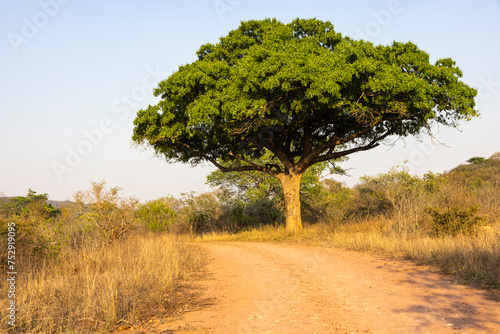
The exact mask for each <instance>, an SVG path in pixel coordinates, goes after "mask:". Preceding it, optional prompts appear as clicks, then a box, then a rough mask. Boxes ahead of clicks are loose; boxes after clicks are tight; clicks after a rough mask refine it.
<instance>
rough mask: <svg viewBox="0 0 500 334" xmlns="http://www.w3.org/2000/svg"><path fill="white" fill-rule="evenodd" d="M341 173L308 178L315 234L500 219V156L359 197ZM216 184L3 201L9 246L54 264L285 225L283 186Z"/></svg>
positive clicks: (272, 182)
mask: <svg viewBox="0 0 500 334" xmlns="http://www.w3.org/2000/svg"><path fill="white" fill-rule="evenodd" d="M338 173H343V171H342V170H341V169H339V168H338V167H331V166H329V165H328V164H319V165H317V166H314V167H313V168H310V169H309V170H308V172H307V173H306V174H305V175H304V177H303V179H302V183H301V205H302V218H303V220H304V222H305V223H306V224H310V225H311V224H317V223H326V224H329V225H331V226H336V225H341V224H355V223H357V222H365V221H369V220H377V219H379V218H383V219H385V221H389V222H390V224H388V225H387V226H386V228H387V230H388V231H391V232H395V233H400V234H415V233H416V234H428V235H432V236H443V235H457V234H471V233H474V232H475V231H476V229H477V228H478V227H479V226H488V225H492V224H495V222H497V221H498V218H497V217H499V216H500V153H495V154H494V155H492V156H491V157H490V158H488V159H486V158H481V157H474V158H471V159H469V160H468V161H467V163H466V164H463V165H460V166H457V167H456V168H454V169H452V170H451V171H448V172H445V173H443V174H435V173H432V172H428V173H427V174H425V175H423V176H417V175H412V174H411V173H410V172H409V171H408V169H407V168H406V167H405V166H399V167H395V168H392V169H391V170H390V171H388V172H387V173H383V174H380V175H377V176H372V177H368V176H365V177H363V178H361V180H360V183H359V184H357V185H356V186H354V187H352V188H348V187H345V186H344V185H342V184H341V183H340V182H337V181H335V180H333V179H332V178H328V177H326V178H325V177H324V175H325V174H327V175H330V174H338ZM207 183H208V184H209V185H211V186H212V187H214V188H217V190H215V191H212V192H208V193H201V194H200V193H196V192H193V193H188V194H183V195H182V197H181V198H180V199H176V198H174V197H172V196H169V197H164V198H159V199H156V200H152V201H148V202H145V203H142V204H141V203H140V202H139V200H137V199H135V198H124V197H122V196H121V189H120V188H119V187H112V188H109V189H108V188H106V183H105V181H101V182H92V183H91V186H90V188H89V189H87V190H81V191H77V192H76V193H75V195H74V197H73V198H72V201H71V202H66V203H65V204H64V205H63V206H62V207H61V208H56V207H54V206H53V205H52V204H49V203H48V195H47V194H36V193H35V192H34V191H32V190H29V192H28V194H27V195H26V196H19V197H14V198H3V199H1V200H0V201H1V202H0V223H1V224H0V234H1V235H2V242H5V236H6V235H7V234H6V232H7V223H8V222H15V223H16V228H17V232H18V240H17V242H18V244H19V245H20V247H19V249H20V252H21V256H23V255H25V256H28V257H29V258H31V257H37V258H41V259H50V258H55V257H57V255H58V254H59V252H60V251H61V249H62V247H70V248H73V249H78V248H80V247H82V245H85V244H92V245H93V246H95V247H102V246H103V245H106V244H110V243H113V242H114V241H116V240H119V239H120V238H122V237H123V236H124V235H125V234H126V233H128V232H130V231H138V230H141V229H148V230H151V231H155V232H162V231H169V232H174V233H177V234H182V233H190V234H200V233H209V232H213V231H215V232H218V231H223V232H238V231H241V230H245V229H251V228H255V227H259V226H264V225H274V226H279V225H283V224H284V221H285V217H284V204H283V203H284V200H283V193H282V191H281V186H280V184H279V181H278V180H276V179H275V178H272V177H270V176H268V175H267V174H263V173H259V172H240V173H222V172H220V171H216V172H213V173H211V174H210V175H209V176H208V180H207ZM2 265H3V267H5V261H2Z"/></svg>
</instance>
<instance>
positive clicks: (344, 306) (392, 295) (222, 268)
mask: <svg viewBox="0 0 500 334" xmlns="http://www.w3.org/2000/svg"><path fill="white" fill-rule="evenodd" d="M200 247H202V249H203V250H204V251H205V252H206V254H207V256H208V260H207V261H208V262H207V265H206V267H205V271H206V273H205V275H204V276H205V277H204V279H202V280H200V281H199V282H197V283H196V286H197V288H198V289H199V291H201V292H202V293H201V296H200V297H199V303H200V305H199V307H198V308H197V309H195V310H192V311H190V312H186V313H183V314H181V315H179V316H178V317H174V318H172V319H169V322H168V323H166V324H162V325H160V326H157V327H156V328H155V332H157V333H287V334H288V333H380V334H386V333H440V334H441V333H457V334H458V333H500V302H499V298H500V294H499V293H498V291H496V292H492V291H484V290H479V289H475V288H471V287H468V286H463V285H459V284H456V283H454V282H453V280H452V279H451V278H449V277H446V276H443V275H440V274H439V273H437V272H435V271H432V270H430V269H429V268H425V267H419V266H416V265H413V264H411V263H407V262H401V261H395V260H388V259H383V258H379V257H374V256H373V255H369V254H362V253H357V252H352V251H344V250H339V249H328V248H316V247H306V246H288V245H281V244H280V245H277V244H266V243H203V244H201V245H200Z"/></svg>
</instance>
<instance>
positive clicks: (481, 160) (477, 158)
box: [467, 157, 488, 165]
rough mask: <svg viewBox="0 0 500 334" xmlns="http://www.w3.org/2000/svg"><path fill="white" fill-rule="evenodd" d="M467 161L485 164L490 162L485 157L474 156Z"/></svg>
mask: <svg viewBox="0 0 500 334" xmlns="http://www.w3.org/2000/svg"><path fill="white" fill-rule="evenodd" d="M467 162H468V163H470V164H474V165H483V164H485V163H487V162H488V159H486V158H483V157H472V158H470V159H469V160H467Z"/></svg>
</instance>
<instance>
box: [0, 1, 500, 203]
mask: <svg viewBox="0 0 500 334" xmlns="http://www.w3.org/2000/svg"><path fill="white" fill-rule="evenodd" d="M274 17H276V18H277V19H278V20H280V21H282V22H290V21H291V20H293V19H294V18H297V17H301V18H311V17H316V18H318V19H320V20H328V21H331V22H332V23H333V25H334V26H335V29H336V30H337V31H338V32H341V33H342V34H343V35H347V36H350V37H353V38H363V39H368V40H370V41H372V42H374V43H376V44H390V43H392V41H393V40H396V41H401V42H406V41H412V42H414V43H416V44H417V45H418V47H419V48H421V49H423V50H425V51H426V52H428V53H429V54H430V56H431V60H432V61H435V60H437V59H439V58H444V57H451V58H453V59H454V60H455V61H456V62H457V65H458V66H459V67H460V68H461V69H462V70H463V73H464V78H463V80H464V81H465V82H466V83H467V84H469V85H471V86H472V87H475V88H477V89H479V96H478V98H477V100H476V101H477V108H478V109H479V111H480V112H481V117H480V118H476V119H473V120H471V121H470V122H467V123H464V124H462V125H461V126H460V131H459V130H457V129H444V128H441V129H439V133H438V134H437V137H438V139H439V140H440V141H441V142H443V143H444V144H446V146H444V145H440V144H436V143H435V144H433V143H432V141H431V140H430V139H429V138H424V140H423V141H422V142H419V141H416V140H415V139H412V138H408V139H406V140H405V141H401V140H399V141H395V143H394V145H393V146H392V147H389V146H381V147H378V148H376V149H374V150H371V151H368V152H361V153H358V154H356V155H353V156H351V158H350V159H349V161H347V162H345V163H344V164H343V165H342V167H344V168H345V169H349V174H350V176H349V177H335V178H336V179H337V180H339V181H342V182H346V183H347V184H348V185H349V186H352V185H354V184H355V183H357V182H358V178H359V177H360V176H363V175H376V174H378V173H383V172H386V171H387V170H388V169H389V168H390V167H392V166H396V165H399V164H401V163H402V162H403V161H404V160H408V165H409V168H410V170H411V171H412V172H414V173H416V174H419V175H422V174H423V173H425V172H427V171H428V170H432V171H434V172H437V173H441V172H443V171H446V170H449V169H451V168H453V167H455V166H456V165H458V164H460V163H464V162H465V161H466V160H467V159H469V158H470V157H473V156H482V157H489V156H490V155H492V154H493V153H495V152H498V151H500V130H499V128H498V126H499V124H500V110H499V105H500V66H499V63H498V61H499V59H500V57H499V55H500V43H499V42H500V37H499V36H500V1H498V0H478V1H474V2H472V1H465V0H453V1H452V0H434V1H414V0H385V1H378V0H377V1H371V0H363V1H361V0H360V1H349V2H347V1H331V0H330V1H326V0H324V1H319V0H310V1H308V2H307V3H306V2H304V1H296V0H293V1H262V0H253V1H250V0H207V1H205V0H199V1H195V0H191V1H157V0H155V1H142V2H139V1H130V0H122V1H106V2H104V1H95V0H90V1H79V0H39V1H31V0H30V1H22V2H21V1H13V0H0V55H1V56H0V57H1V61H0V73H1V76H0V92H1V93H0V94H1V99H0V143H1V144H0V192H3V193H4V194H5V195H7V196H19V195H26V194H27V192H28V189H29V188H32V189H33V190H35V191H36V192H37V193H48V194H49V198H50V199H53V200H66V199H69V198H71V196H72V194H73V192H75V191H77V190H81V189H87V188H88V187H89V181H90V180H92V181H100V180H102V179H105V180H106V181H107V184H108V185H109V186H120V187H123V189H124V194H125V195H135V196H137V197H138V198H139V199H142V200H150V199H155V198H158V197H161V196H166V195H168V194H172V195H174V196H176V197H179V195H180V194H181V193H186V192H190V191H199V192H202V191H208V190H210V188H209V187H208V186H206V185H205V181H206V175H207V174H208V173H209V172H210V171H212V170H214V168H213V167H211V166H210V165H208V164H205V165H204V166H200V167H195V168H191V167H190V166H189V165H183V164H171V165H169V164H167V163H165V162H163V161H161V160H160V159H158V158H155V157H154V156H153V154H152V152H151V151H150V150H145V151H144V150H140V149H137V148H134V147H133V146H132V142H131V136H132V129H133V124H132V123H133V120H134V117H135V113H136V112H137V111H138V110H139V109H141V108H144V107H146V106H147V105H148V104H153V103H155V101H156V99H155V98H154V96H153V94H152V88H153V87H154V86H155V85H156V83H157V82H158V81H160V80H162V79H165V78H167V77H168V75H170V74H171V73H172V72H174V71H175V70H176V69H177V68H178V66H179V65H183V64H186V63H189V62H192V61H194V60H195V58H196V55H195V52H196V51H197V50H198V48H199V47H200V46H201V45H202V44H204V43H207V42H211V43H216V42H217V41H218V39H219V37H221V36H223V35H226V34H227V33H228V32H229V31H230V30H232V29H236V28H237V27H238V26H239V24H240V21H244V20H249V19H263V18H274Z"/></svg>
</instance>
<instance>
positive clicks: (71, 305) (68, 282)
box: [0, 233, 200, 333]
mask: <svg viewBox="0 0 500 334" xmlns="http://www.w3.org/2000/svg"><path fill="white" fill-rule="evenodd" d="M198 254H199V253H198V252H196V251H195V246H193V245H189V244H187V243H185V242H182V240H179V239H178V238H177V237H174V236H171V235H168V234H160V235H158V234H152V233H147V234H146V233H141V234H131V235H129V236H128V237H127V238H126V239H123V240H120V241H118V242H116V243H113V244H111V245H109V246H107V247H105V248H98V247H91V246H87V247H84V248H80V249H71V248H66V251H65V252H64V253H63V254H61V255H60V257H59V258H58V259H57V261H47V262H44V263H42V264H40V263H38V264H37V263H34V262H32V263H31V266H30V265H29V264H28V263H26V261H25V262H24V264H23V266H22V267H20V271H21V272H20V274H19V277H18V281H17V289H16V290H17V292H18V293H17V294H16V305H18V309H17V311H18V312H17V317H16V325H17V326H16V328H14V329H11V330H10V332H13V333H14V332H22V333H72V332H78V333H80V332H89V331H91V330H94V329H96V328H98V329H99V330H106V329H112V328H113V327H116V325H117V324H118V323H120V322H122V323H125V322H129V323H132V322H134V321H136V320H138V319H147V318H151V317H153V316H156V315H158V316H161V315H164V314H165V313H167V312H169V310H171V309H173V308H175V301H174V300H173V297H172V296H173V292H174V291H175V288H176V280H179V279H183V278H186V275H189V273H190V272H193V271H194V270H195V269H196V268H197V267H198V266H199V265H200V256H199V255H198ZM35 267H36V268H35ZM1 284H2V290H4V289H5V287H6V286H5V285H4V284H5V282H2V283H1ZM6 297H7V294H2V295H1V296H0V298H6ZM5 302H6V300H0V303H1V304H2V305H7V304H6V303H5ZM2 313H3V312H2ZM1 322H2V324H1V325H2V328H4V329H5V328H8V327H9V326H7V324H6V322H7V319H6V318H3V319H1Z"/></svg>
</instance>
